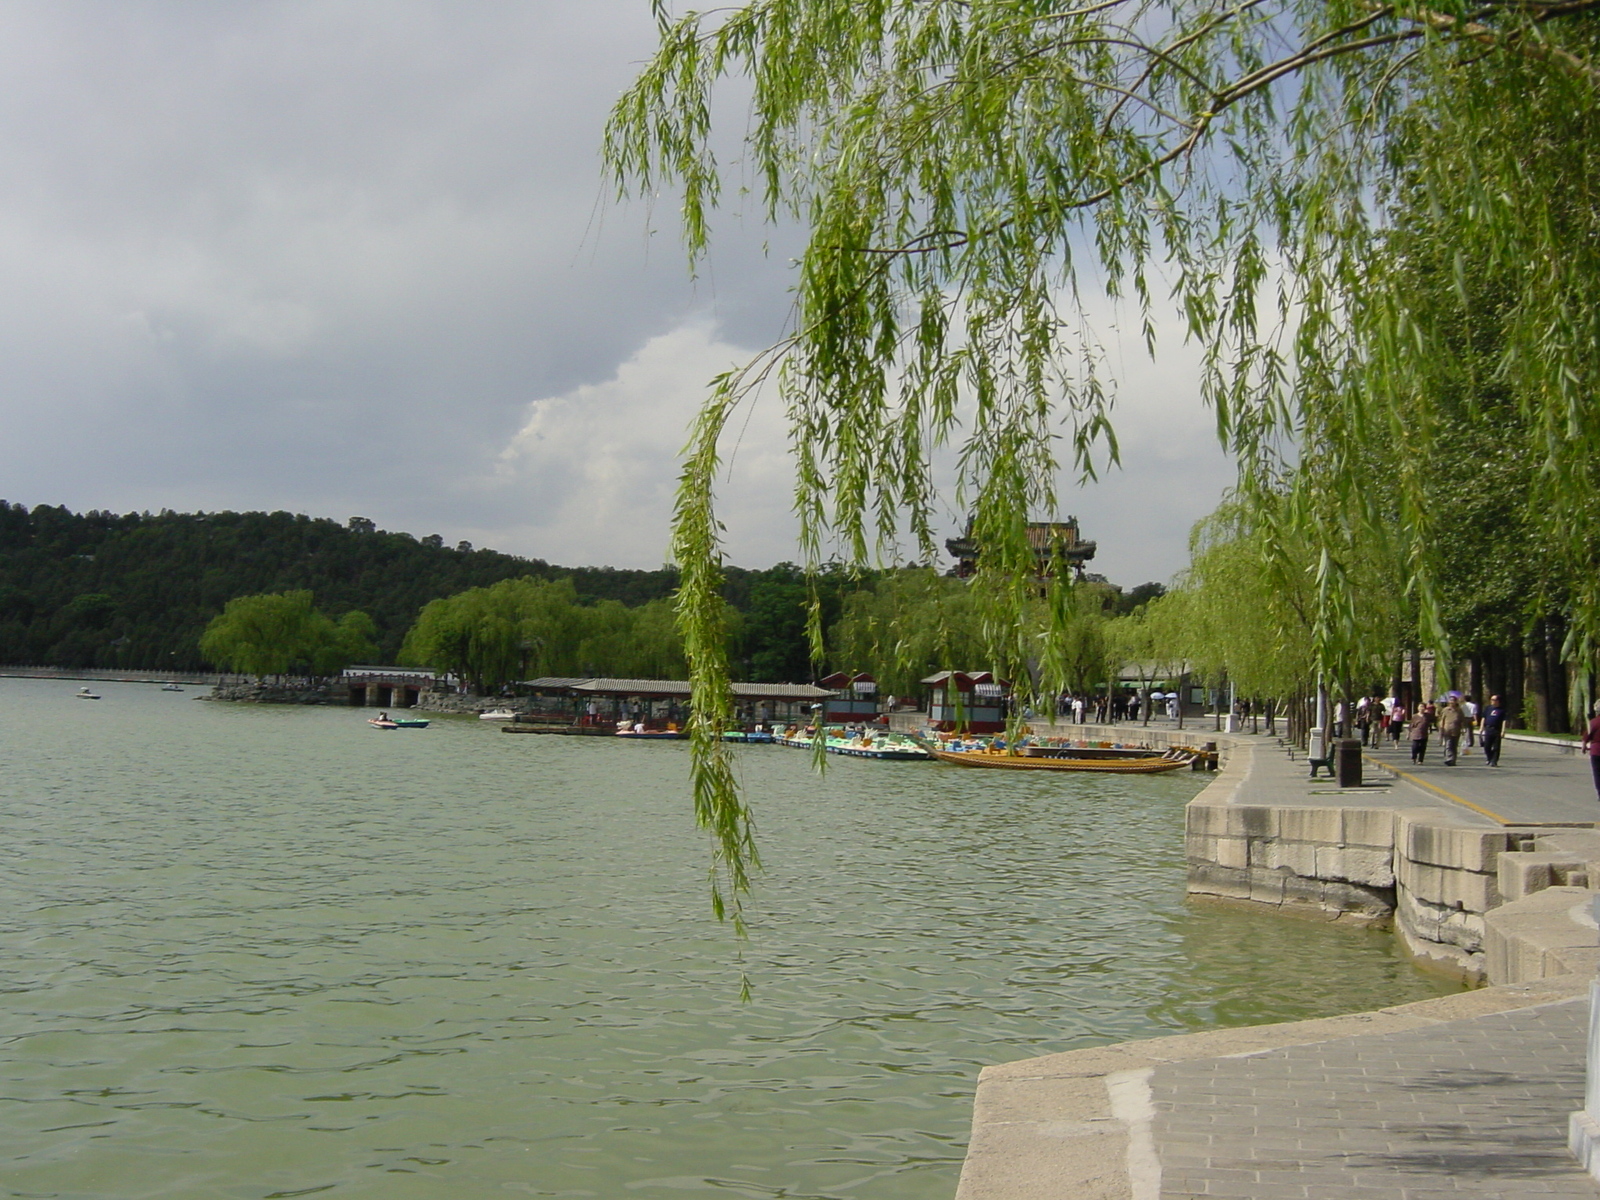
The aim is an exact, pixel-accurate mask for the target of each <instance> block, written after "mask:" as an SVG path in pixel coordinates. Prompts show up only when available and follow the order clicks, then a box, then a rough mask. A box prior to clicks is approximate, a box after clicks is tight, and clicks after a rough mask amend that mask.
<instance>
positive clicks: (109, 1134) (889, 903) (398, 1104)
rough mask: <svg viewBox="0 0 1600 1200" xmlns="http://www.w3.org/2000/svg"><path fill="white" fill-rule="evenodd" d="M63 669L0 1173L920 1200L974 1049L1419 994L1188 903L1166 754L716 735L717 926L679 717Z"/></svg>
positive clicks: (26, 926) (215, 1184)
mask: <svg viewBox="0 0 1600 1200" xmlns="http://www.w3.org/2000/svg"><path fill="white" fill-rule="evenodd" d="M77 686H78V685H77V684H75V683H66V682H57V681H36V680H0V746H3V753H4V765H5V770H4V772H3V775H0V820H3V822H4V830H5V836H4V838H3V840H0V937H3V939H4V945H3V954H0V1074H3V1086H0V1105H3V1109H0V1162H3V1164H4V1167H3V1171H0V1195H5V1196H16V1197H23V1196H26V1197H61V1198H74V1200H77V1198H85V1200H87V1198H91V1197H92V1198H94V1200H132V1198H135V1197H151V1198H155V1197H160V1198H161V1200H201V1198H205V1200H213V1198H220V1197H244V1198H266V1197H289V1196H310V1195H326V1196H328V1197H330V1200H334V1198H340V1200H342V1198H345V1197H351V1198H353V1197H363V1198H371V1200H379V1198H381V1200H419V1198H428V1200H459V1198H462V1197H480V1196H491V1195H513V1196H514V1195H528V1196H561V1197H604V1198H608V1200H610V1198H619V1197H640V1198H641V1200H648V1198H666V1197H677V1198H684V1197H693V1196H712V1195H715V1196H722V1197H728V1196H733V1197H819V1198H820V1197H830V1198H834V1197H837V1198H850V1200H911V1198H916V1200H946V1198H948V1197H949V1196H950V1195H951V1194H952V1193H953V1191H954V1188H955V1181H956V1176H957V1173H958V1171H959V1169H960V1162H961V1157H962V1153H963V1149H964V1144H965V1139H966V1136H967V1130H968V1122H969V1119H970V1104H971V1093H972V1088H973V1085H974V1082H975V1080H976V1077H977V1073H978V1071H979V1069H980V1068H981V1067H982V1066H984V1065H985V1064H987V1063H992V1062H1001V1061H1006V1060H1010V1059H1016V1058H1022V1057H1026V1056H1029V1055H1034V1054H1043V1053H1050V1052H1054V1051H1060V1050H1070V1049H1075V1048H1079V1047H1085V1046H1093V1045H1097V1044H1102V1043H1106V1042H1112V1041H1121V1040H1125V1039H1128V1038H1138V1037H1148V1036H1154V1035H1160V1034H1166V1033H1172V1032H1181V1031H1187V1030H1195V1029H1204V1028H1209V1027H1213V1026H1216V1025H1219V1024H1232V1025H1237V1024H1252V1023H1257V1022H1263V1021H1282V1020H1294V1019H1298V1018H1302V1017H1310V1016H1320V1015H1326V1014H1331V1013H1337V1012H1346V1011H1351V1010H1356V1009H1363V1008H1372V1007H1376V1006H1379V1005H1386V1004H1393V1003H1398V1002H1402V1001H1406V1000H1414V999H1421V998H1424V997H1427V996H1432V995H1438V994H1441V993H1442V992H1445V991H1449V990H1453V989H1452V987H1451V985H1449V984H1448V983H1445V982H1442V981H1440V980H1437V979H1435V978H1432V977H1429V976H1426V975H1423V974H1420V973H1418V972H1416V971H1414V970H1413V969H1412V968H1411V967H1409V966H1408V965H1407V964H1406V963H1405V962H1404V960H1403V959H1402V957H1401V956H1400V955H1399V953H1398V952H1397V950H1396V948H1395V946H1394V944H1393V941H1392V939H1391V938H1390V937H1389V936H1388V935H1386V934H1381V933H1370V932H1364V931H1361V930H1352V929H1342V928H1334V927H1331V926H1328V925H1323V924H1317V923H1312V922H1301V921H1294V920H1286V919H1281V918H1276V917H1273V916H1270V915H1265V914H1262V915H1257V914H1252V913H1239V912H1234V911H1231V910H1222V909H1216V908H1206V907H1196V906H1192V905H1189V904H1186V903H1185V901H1184V897H1183V880H1184V868H1183V850H1182V831H1183V805H1184V803H1185V802H1186V801H1187V800H1188V799H1190V797H1191V796H1193V794H1194V793H1195V791H1196V790H1197V789H1198V788H1199V787H1200V786H1201V785H1202V784H1203V782H1204V778H1203V777H1199V776H1194V775H1191V774H1189V773H1187V772H1183V773H1178V774H1176V775H1165V776H1156V777H1133V776H1123V777H1114V776H1108V777H1092V776H1068V777H1061V776H1054V775H1052V776H1049V777H1044V778H1041V777H1039V776H1037V775H1033V774H1028V773H1018V774H1015V775H1012V774H997V773H995V772H974V771H962V770H960V769H958V768H951V767H945V766H941V765H935V764H920V763H877V762H866V761H860V760H854V759H838V758H836V759H832V760H830V765H829V770H828V772H827V773H826V775H825V776H821V777H819V776H818V775H816V774H815V773H814V772H813V771H812V770H811V768H810V765H809V757H808V756H807V755H806V754H804V753H802V752H799V751H794V750H788V749H784V748H782V747H772V746H752V747H746V748H741V749H740V751H739V762H740V768H741V771H742V774H743V778H744V781H745V784H746V786H747V789H748V792H749V795H750V797H751V799H752V801H753V802H754V805H755V808H756V812H757V815H758V821H759V834H760V839H761V846H762V852H763V855H764V857H765V862H766V869H765V871H764V873H763V875H762V877H761V880H760V882H759V884H758V887H757V891H756V894H755V895H754V896H753V897H752V900H751V902H750V916H751V932H750V937H749V939H748V941H746V942H745V943H743V944H742V945H741V944H739V943H738V942H736V941H735V939H734V938H733V937H732V935H731V933H730V932H729V931H728V930H727V929H726V928H724V927H720V926H718V925H717V924H716V923H715V921H714V920H713V919H712V918H711V916H710V914H709V905H708V900H707V893H706V885H705V869H706V866H707V861H708V860H707V847H706V844H705V841H704V838H703V836H702V835H701V834H700V833H699V832H698V831H697V830H696V829H695V828H694V826H693V822H692V819H691V817H690V815H689V800H688V796H687V794H686V788H685V768H686V754H685V751H684V748H683V747H682V746H681V745H679V744H676V743H660V742H658V743H645V744H617V743H615V742H613V741H611V740H609V739H593V738H557V737H539V736H525V737H509V736H506V735H504V734H502V733H500V732H499V730H498V727H497V726H495V725H492V724H488V723H483V722H479V721H476V720H471V719H465V718H442V719H437V720H435V721H434V724H433V726H432V727H431V728H429V729H427V730H422V731H409V730H404V731H397V732H380V731H378V730H374V729H372V728H370V727H368V726H367V725H366V723H365V720H364V718H365V716H366V715H367V714H365V713H363V712H360V711H358V710H351V709H294V708H272V707H250V706H236V705H223V704H210V703H202V702H197V701H196V695H197V694H198V693H197V690H196V689H190V690H189V691H188V692H185V693H182V694H177V693H163V692H161V691H159V690H158V689H156V688H154V687H151V686H141V685H117V684H108V685H105V686H103V687H101V688H100V689H99V690H100V691H101V692H102V694H103V695H104V699H103V700H101V701H99V702H98V703H93V702H84V701H78V700H75V699H73V698H72V693H73V692H74V691H75V690H76V688H77ZM741 970H743V971H744V972H745V973H747V974H748V976H749V978H750V980H751V983H752V985H753V987H754V998H753V1000H752V1001H751V1002H750V1003H748V1004H741V1003H740V1002H739V999H738V988H739V976H740V971H741Z"/></svg>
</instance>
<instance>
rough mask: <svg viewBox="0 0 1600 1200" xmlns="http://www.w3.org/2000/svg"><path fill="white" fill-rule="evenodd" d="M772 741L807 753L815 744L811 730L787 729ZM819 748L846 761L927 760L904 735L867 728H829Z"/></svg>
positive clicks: (917, 746)
mask: <svg viewBox="0 0 1600 1200" xmlns="http://www.w3.org/2000/svg"><path fill="white" fill-rule="evenodd" d="M775 740H776V741H777V742H778V744H779V745H781V746H793V747H794V748H795V749H798V750H810V749H812V748H813V747H814V746H815V744H816V732H815V730H814V729H810V728H805V729H802V728H798V727H796V726H790V727H789V728H788V729H786V730H784V731H783V732H782V733H780V734H778V735H777V737H776V739H775ZM822 748H823V749H824V750H825V751H827V752H828V753H829V754H841V755H844V756H845V757H846V758H879V759H900V760H906V761H911V760H922V759H926V758H928V757H929V755H928V751H927V750H926V749H924V748H923V747H922V746H920V745H918V744H917V742H916V741H914V740H913V739H911V738H909V737H907V736H906V735H905V734H902V733H890V732H888V731H887V730H882V731H880V730H866V729H863V730H859V731H856V732H851V731H850V730H848V729H847V728H846V727H845V726H843V725H829V726H827V727H826V728H825V730H824V741H823V745H822Z"/></svg>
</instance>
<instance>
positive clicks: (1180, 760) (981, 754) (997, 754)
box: [927, 742, 1195, 775]
mask: <svg viewBox="0 0 1600 1200" xmlns="http://www.w3.org/2000/svg"><path fill="white" fill-rule="evenodd" d="M950 745H951V743H946V744H945V745H941V746H935V745H933V744H932V743H928V744H927V748H928V753H929V755H931V756H932V757H933V758H936V759H938V760H939V761H940V762H946V763H951V764H953V765H954V766H958V767H995V768H999V769H1001V770H1010V771H1094V772H1100V773H1102V774H1111V775H1157V774H1160V773H1162V772H1164V771H1180V770H1182V769H1183V768H1184V767H1188V766H1192V765H1193V764H1194V758H1195V756H1194V755H1193V754H1192V753H1191V752H1189V751H1187V750H1164V751H1160V752H1158V751H1155V750H1147V749H1146V750H1141V749H1138V748H1135V747H1131V746H1129V747H1116V748H1115V749H1111V748H1101V747H1094V748H1092V750H1093V753H1083V752H1082V750H1083V749H1084V748H1077V749H1078V750H1079V752H1078V753H1061V754H1031V753H1029V752H1028V751H1029V749H1030V748H1029V747H1026V746H1024V747H1022V748H1020V749H1017V748H1011V747H995V746H991V745H987V744H983V743H976V744H974V743H961V742H956V743H954V745H957V746H960V747H961V748H960V749H950V748H949V746H950ZM1062 749H1063V750H1065V749H1069V748H1065V747H1063V748H1062Z"/></svg>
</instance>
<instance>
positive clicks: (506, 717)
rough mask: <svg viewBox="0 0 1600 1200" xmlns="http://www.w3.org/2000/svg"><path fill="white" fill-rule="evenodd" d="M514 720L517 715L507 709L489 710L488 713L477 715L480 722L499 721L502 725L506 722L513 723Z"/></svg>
mask: <svg viewBox="0 0 1600 1200" xmlns="http://www.w3.org/2000/svg"><path fill="white" fill-rule="evenodd" d="M516 719H517V714H516V713H514V712H512V711H511V710H510V709H509V708H491V709H490V710H489V711H488V712H481V713H479V714H478V720H480V721H499V722H501V723H502V724H503V723H504V722H506V721H515V720H516Z"/></svg>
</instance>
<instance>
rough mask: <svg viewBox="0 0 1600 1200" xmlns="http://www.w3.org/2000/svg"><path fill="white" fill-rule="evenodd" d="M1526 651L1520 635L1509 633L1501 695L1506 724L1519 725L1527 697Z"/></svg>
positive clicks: (1521, 721)
mask: <svg viewBox="0 0 1600 1200" xmlns="http://www.w3.org/2000/svg"><path fill="white" fill-rule="evenodd" d="M1527 678H1528V652H1527V647H1526V646H1524V645H1523V641H1522V635H1521V634H1520V633H1514V634H1512V635H1511V646H1510V653H1509V654H1508V655H1507V656H1506V691H1505V694H1504V695H1502V696H1501V699H1503V700H1504V701H1505V702H1506V715H1507V722H1506V723H1507V724H1515V725H1517V726H1521V725H1522V724H1523V720H1522V707H1523V702H1524V701H1525V700H1526V699H1527Z"/></svg>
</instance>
